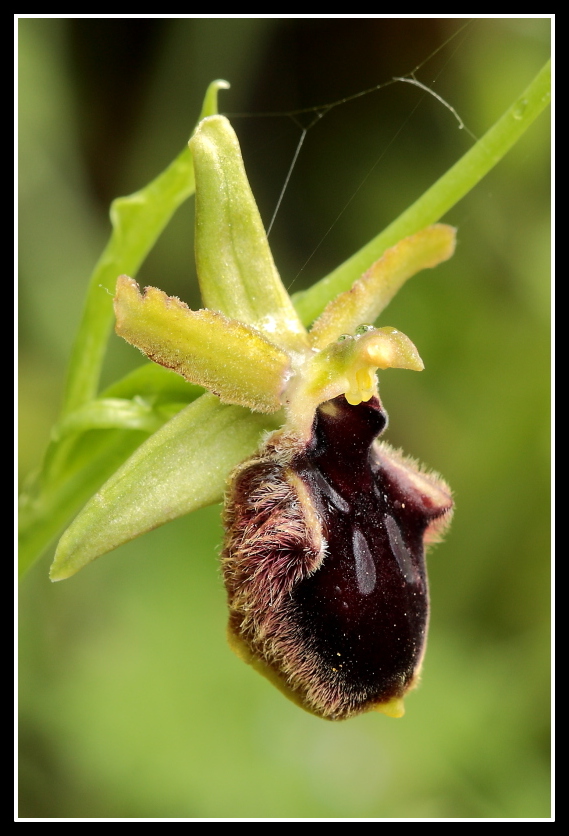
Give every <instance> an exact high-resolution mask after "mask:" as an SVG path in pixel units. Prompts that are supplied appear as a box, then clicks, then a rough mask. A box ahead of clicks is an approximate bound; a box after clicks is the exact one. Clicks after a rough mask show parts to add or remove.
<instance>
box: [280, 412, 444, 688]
mask: <svg viewBox="0 0 569 836" xmlns="http://www.w3.org/2000/svg"><path fill="white" fill-rule="evenodd" d="M386 423H387V416H386V414H385V412H384V411H383V409H382V407H381V406H380V404H379V402H378V400H377V399H375V398H374V399H372V400H371V401H369V402H368V403H362V404H359V405H358V406H351V405H350V404H348V403H347V401H346V399H345V398H344V397H340V398H336V399H335V400H334V401H331V402H329V404H326V405H324V408H321V409H319V410H318V412H317V416H316V420H315V426H314V437H313V442H312V444H311V446H310V448H309V450H308V451H307V452H306V453H305V454H303V455H302V456H301V457H299V458H297V460H296V461H295V470H297V472H298V473H299V475H301V476H302V478H303V480H304V481H305V483H307V484H308V485H309V486H310V489H311V494H312V497H313V501H314V504H315V506H316V508H317V510H318V512H319V515H320V517H321V520H322V526H323V533H324V537H325V538H326V540H327V543H328V548H327V553H326V557H325V559H324V562H323V564H322V566H321V567H320V568H319V569H318V571H317V572H315V573H314V574H313V575H312V576H311V577H307V578H305V579H303V580H302V581H301V582H300V584H298V585H297V586H296V588H295V589H294V590H293V591H292V601H293V604H294V606H293V611H294V616H293V618H294V620H295V622H296V626H297V628H298V629H299V630H300V633H301V635H302V640H303V643H305V646H306V649H307V651H309V652H310V653H311V654H314V656H315V657H319V658H320V659H321V661H322V663H323V665H324V670H326V671H327V672H328V674H329V676H330V681H331V682H334V683H335V687H336V688H339V689H340V690H345V691H346V692H347V695H348V694H349V696H350V700H354V701H356V702H360V701H363V702H374V701H378V700H380V701H385V700H388V699H390V698H391V697H395V696H400V695H401V694H402V693H403V691H404V690H405V687H406V685H408V683H409V682H410V680H411V679H412V678H413V674H414V673H415V670H416V668H417V665H418V664H419V662H420V659H421V656H422V653H423V647H424V641H425V634H426V629H427V621H428V593H427V578H426V574H425V563H424V547H423V534H424V531H425V528H426V527H427V524H428V522H429V517H428V515H427V514H426V513H425V506H424V502H423V500H422V497H421V496H420V495H419V494H417V496H415V497H414V496H413V494H412V491H410V490H409V484H408V483H403V484H400V483H399V482H398V480H397V479H396V478H394V475H393V472H392V471H388V469H386V468H384V467H382V466H381V465H380V464H379V459H378V458H377V456H376V455H374V454H373V453H372V452H371V445H372V443H373V441H374V439H375V438H376V437H377V435H378V434H379V433H381V431H382V430H383V429H384V427H385V426H386Z"/></svg>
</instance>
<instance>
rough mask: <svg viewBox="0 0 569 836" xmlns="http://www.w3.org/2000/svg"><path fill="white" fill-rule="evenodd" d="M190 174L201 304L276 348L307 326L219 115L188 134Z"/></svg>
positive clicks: (297, 341)
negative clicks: (193, 177)
mask: <svg viewBox="0 0 569 836" xmlns="http://www.w3.org/2000/svg"><path fill="white" fill-rule="evenodd" d="M190 148H191V150H192V154H193V156H194V165H195V173H196V180H197V192H196V238H195V240H196V265H197V271H198V277H199V282H200V288H201V292H202V299H203V302H204V305H205V306H206V307H207V308H210V309H211V310H215V311H221V313H224V314H225V315H226V316H229V317H231V318H232V319H237V320H239V321H240V322H244V323H246V324H248V325H253V326H254V327H255V328H257V329H258V330H260V331H262V332H263V333H264V334H265V335H266V336H267V337H268V338H269V339H270V340H271V341H272V342H274V343H276V344H277V345H279V346H281V347H282V348H285V349H286V348H293V349H294V348H297V349H298V348H301V347H303V346H306V345H307V342H306V332H305V330H304V327H303V326H302V323H301V322H300V320H299V318H298V316H297V313H296V311H295V309H294V307H293V305H292V302H291V300H290V296H289V295H288V293H287V292H286V290H285V288H284V285H283V283H282V282H281V279H280V277H279V274H278V272H277V268H276V267H275V263H274V261H273V256H272V253H271V250H270V248H269V243H268V241H267V236H266V234H265V229H264V227H263V222H262V220H261V216H260V215H259V210H258V209H257V204H256V203H255V198H254V197H253V194H252V192H251V187H250V186H249V181H248V180H247V175H246V173H245V168H244V166H243V160H242V158H241V150H240V148H239V143H238V141H237V137H236V136H235V132H234V130H233V128H232V127H231V125H230V124H229V122H228V121H227V119H225V118H224V117H223V116H212V117H210V118H209V119H204V121H203V122H201V123H200V125H199V126H198V128H197V129H196V132H195V134H194V136H193V137H192V139H191V141H190Z"/></svg>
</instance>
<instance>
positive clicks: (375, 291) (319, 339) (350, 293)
mask: <svg viewBox="0 0 569 836" xmlns="http://www.w3.org/2000/svg"><path fill="white" fill-rule="evenodd" d="M455 239H456V230H455V229H454V228H453V227H452V226H447V225H446V224H435V225H434V226H429V227H427V229H423V230H421V232H417V233H416V234H415V235H410V236H409V237H408V238H404V239H403V240H402V241H400V242H399V243H398V244H396V245H395V246H394V247H391V248H390V249H389V250H386V251H385V252H384V254H383V255H382V257H381V258H380V259H379V260H378V261H376V262H375V264H372V266H371V267H370V268H369V270H367V272H365V273H364V274H363V276H362V277H361V278H360V279H358V280H357V281H356V282H354V284H353V285H352V287H351V289H350V290H347V291H346V292H345V293H340V295H339V296H337V297H336V298H335V299H333V300H332V301H331V302H329V304H328V305H327V306H326V308H325V309H324V312H323V313H322V314H321V316H320V317H319V318H318V319H317V320H316V322H315V323H314V325H313V327H312V330H311V332H310V342H311V343H312V345H313V346H314V348H324V346H326V345H328V344H329V343H331V342H333V341H334V340H337V339H338V337H339V336H340V335H341V334H344V333H348V334H351V333H352V332H353V331H354V330H355V328H356V327H357V326H358V325H360V324H361V323H362V322H370V323H371V322H375V320H376V319H377V317H378V316H379V315H380V313H381V312H382V311H383V310H384V308H386V307H387V305H388V304H389V303H390V302H391V300H392V299H393V297H394V296H395V294H396V293H397V291H398V290H399V289H400V288H401V286H402V285H403V284H404V283H405V282H406V281H407V279H410V278H411V276H414V275H415V274H416V273H418V272H419V271H420V270H424V269H425V268H426V267H436V265H437V264H440V263H441V262H442V261H446V260H447V259H449V258H450V257H451V256H452V254H453V253H454V248H455V243H456V241H455Z"/></svg>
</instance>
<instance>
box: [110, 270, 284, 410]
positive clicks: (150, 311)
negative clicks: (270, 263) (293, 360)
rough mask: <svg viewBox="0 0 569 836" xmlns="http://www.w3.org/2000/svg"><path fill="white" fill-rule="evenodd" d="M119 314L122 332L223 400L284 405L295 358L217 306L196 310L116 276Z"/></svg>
mask: <svg viewBox="0 0 569 836" xmlns="http://www.w3.org/2000/svg"><path fill="white" fill-rule="evenodd" d="M115 314H116V318H117V323H116V332H117V334H118V335H119V336H121V337H123V338H124V339H125V340H127V341H128V342H129V343H131V344H132V345H135V346H136V347H137V348H139V349H140V350H141V351H142V352H144V354H146V356H147V357H150V358H151V359H152V360H154V361H155V362H156V363H160V365H162V366H165V367H166V368H169V369H173V370H174V371H176V372H178V374H181V375H182V376H183V377H184V378H186V380H188V381H190V382H191V383H197V384H199V385H200V386H204V387H206V388H207V389H209V390H211V391H212V392H214V393H215V394H216V395H219V397H220V399H221V400H222V401H223V402H224V403H231V404H239V405H240V406H247V407H249V408H250V409H255V410H257V411H258V412H276V411H277V410H279V409H280V407H281V395H282V393H283V391H284V388H285V385H286V382H287V380H288V379H289V377H290V358H289V356H288V354H286V353H285V352H284V351H281V349H280V348H277V346H275V345H273V344H272V343H270V342H269V341H268V340H267V339H265V337H263V336H262V334H261V333H260V332H259V331H257V330H256V329H254V328H251V327H249V326H247V325H244V324H242V323H241V322H237V321H236V320H234V319H228V318H227V317H226V316H224V315H223V314H221V313H217V312H216V311H210V310H200V311H192V310H190V309H189V308H188V306H187V305H185V304H184V302H181V301H180V300H179V299H176V298H175V297H172V296H166V294H165V293H163V292H162V291H161V290H158V289H157V288H155V287H147V288H146V289H145V292H144V295H142V294H141V293H140V291H139V288H138V285H137V284H136V282H135V281H134V280H133V279H130V278H129V277H128V276H119V279H118V281H117V292H116V297H115Z"/></svg>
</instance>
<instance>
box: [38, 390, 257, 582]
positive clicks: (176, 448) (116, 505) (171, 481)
mask: <svg viewBox="0 0 569 836" xmlns="http://www.w3.org/2000/svg"><path fill="white" fill-rule="evenodd" d="M271 426H272V425H271V419H268V418H267V417H266V416H261V415H254V414H251V413H250V412H249V411H248V410H246V409H243V408H242V407H238V406H224V405H222V404H220V403H219V401H218V399H217V398H216V397H214V396H213V395H204V396H203V397H201V398H199V399H198V400H197V401H194V403H192V404H190V405H189V406H187V407H186V408H185V409H184V410H182V412H180V413H178V415H176V416H175V417H174V418H172V420H171V421H169V422H168V423H167V424H165V425H164V426H163V427H162V428H161V429H159V430H158V431H157V432H155V433H154V435H152V436H151V437H150V438H149V439H148V440H147V441H146V442H144V444H142V445H141V446H140V447H138V449H137V450H136V451H135V452H134V453H133V455H132V456H131V457H130V459H129V460H128V461H127V462H125V464H124V465H123V466H122V467H121V468H119V470H117V471H116V473H114V474H113V476H112V477H111V478H110V479H109V481H108V482H107V483H106V484H105V485H103V487H102V488H101V489H100V491H98V493H96V494H95V496H93V497H92V499H91V500H89V502H88V503H87V505H86V506H85V507H84V509H83V510H82V511H81V512H80V514H79V515H78V516H77V517H76V518H75V520H74V521H73V523H72V524H71V525H70V527H69V528H68V529H67V531H66V532H65V533H64V535H63V537H62V538H61V540H60V541H59V545H58V547H57V551H56V554H55V559H54V562H53V565H52V567H51V573H50V577H51V579H52V580H54V581H59V580H63V579H64V578H68V577H70V576H71V575H74V574H75V572H77V571H78V570H79V569H81V568H82V567H83V566H85V565H86V564H87V563H90V562H91V561H92V560H95V558H97V557H99V556H100V555H102V554H105V553H106V552H108V551H111V550H112V549H115V548H116V547H117V546H120V545H121V544H122V543H126V542H128V541H129V540H132V539H133V538H134V537H137V536H138V535H140V534H143V533H144V532H146V531H150V530H151V529H153V528H156V527H157V526H159V525H162V524H163V523H165V522H168V521H169V520H173V519H176V518H177V517H180V516H182V515H183V514H187V513H189V512H190V511H195V510H196V509H198V508H202V507H204V506H205V505H210V504H211V503H213V502H219V501H220V500H221V498H222V496H223V491H224V488H225V481H226V479H227V475H228V474H229V472H230V471H231V470H232V469H233V468H234V467H235V466H236V465H237V464H238V463H239V462H240V461H242V460H243V459H245V458H246V457H247V456H250V455H251V454H252V453H253V452H254V450H255V449H256V447H257V445H258V443H259V438H260V435H261V433H262V432H263V431H264V430H266V429H268V428H270V427H271Z"/></svg>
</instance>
